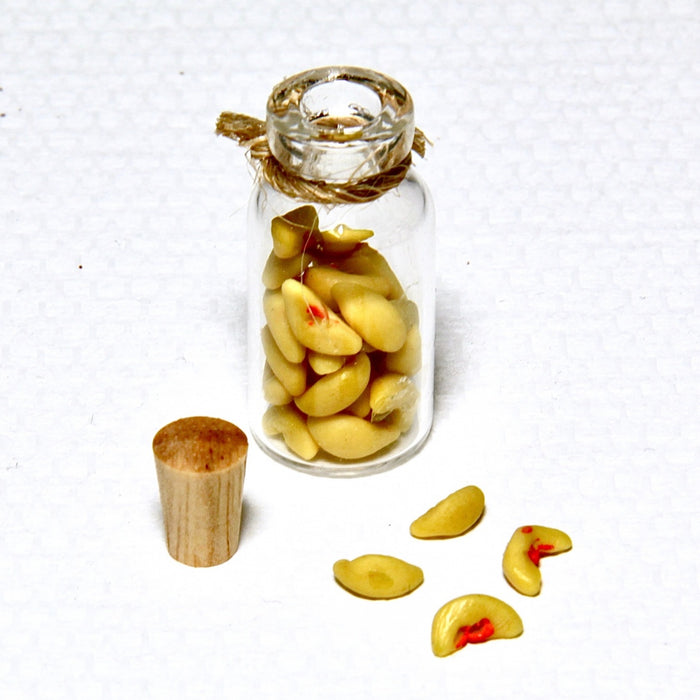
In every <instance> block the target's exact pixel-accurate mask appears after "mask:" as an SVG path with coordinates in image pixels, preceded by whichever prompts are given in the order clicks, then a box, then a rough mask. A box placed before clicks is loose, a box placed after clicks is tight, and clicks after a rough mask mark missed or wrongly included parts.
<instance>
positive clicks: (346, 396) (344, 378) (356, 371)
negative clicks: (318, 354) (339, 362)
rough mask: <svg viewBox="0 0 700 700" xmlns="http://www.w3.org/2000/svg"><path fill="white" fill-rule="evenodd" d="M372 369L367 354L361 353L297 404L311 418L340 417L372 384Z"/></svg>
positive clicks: (298, 399) (297, 400)
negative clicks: (370, 382) (369, 384)
mask: <svg viewBox="0 0 700 700" xmlns="http://www.w3.org/2000/svg"><path fill="white" fill-rule="evenodd" d="M370 369H371V367H370V362H369V358H368V357H367V354H366V353H364V352H361V353H358V354H357V355H355V356H354V357H352V358H351V359H349V360H348V361H347V362H346V363H345V365H344V366H343V367H341V368H340V369H339V370H337V371H336V372H333V373H331V374H327V375H326V376H325V377H321V379H319V380H318V381H316V382H315V383H314V384H312V385H311V386H310V387H309V388H308V389H307V390H306V391H305V392H304V393H303V394H301V396H297V397H296V398H295V399H294V403H295V404H296V405H297V408H298V409H299V410H300V411H303V412H304V413H306V415H308V416H330V415H332V414H334V413H338V412H339V411H342V410H343V409H345V408H347V407H348V406H349V405H350V404H351V403H353V402H354V401H355V400H357V398H358V397H359V396H360V394H362V392H363V391H364V390H365V388H366V387H367V384H368V383H369V373H370Z"/></svg>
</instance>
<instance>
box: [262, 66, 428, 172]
mask: <svg viewBox="0 0 700 700" xmlns="http://www.w3.org/2000/svg"><path fill="white" fill-rule="evenodd" d="M266 131H267V139H268V143H269V145H270V150H271V152H272V154H273V155H274V156H275V158H276V159H277V160H278V161H279V162H280V163H281V164H282V166H283V167H284V168H285V169H286V170H288V171H290V172H292V173H294V174H295V175H299V176H301V177H303V178H305V179H309V180H324V181H327V182H353V181H357V180H361V179H363V178H366V177H369V176H371V175H376V174H378V173H380V172H384V171H386V170H389V169H391V168H392V167H394V166H396V165H398V164H399V163H400V162H401V161H403V160H404V159H405V158H406V157H407V156H408V155H409V154H410V152H411V148H412V145H413V136H414V131H415V126H414V116H413V100H412V98H411V95H410V94H409V92H408V91H407V90H406V88H405V87H403V85H401V84H400V83H399V82H397V81H396V80H394V79H393V78H391V77H389V76H387V75H384V74H383V73H379V72H377V71H374V70H370V69H367V68H360V67H353V66H350V67H348V66H326V67H322V68H314V69H312V70H308V71H304V72H302V73H298V74H296V75H293V76H291V77H289V78H286V79H285V80H283V81H282V82H280V83H279V84H278V85H276V86H275V87H274V88H273V90H272V93H271V94H270V97H269V99H268V102H267V121H266Z"/></svg>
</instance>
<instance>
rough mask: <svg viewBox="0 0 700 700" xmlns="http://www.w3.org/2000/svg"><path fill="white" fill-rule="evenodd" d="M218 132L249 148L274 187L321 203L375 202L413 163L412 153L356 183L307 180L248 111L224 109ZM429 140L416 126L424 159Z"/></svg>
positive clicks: (417, 144) (417, 146)
mask: <svg viewBox="0 0 700 700" xmlns="http://www.w3.org/2000/svg"><path fill="white" fill-rule="evenodd" d="M216 133H217V134H218V135H219V136H226V137H227V138H230V139H233V140H234V141H236V142H237V143H238V145H239V146H243V147H244V148H247V149H248V156H249V157H250V158H251V160H252V161H253V162H254V163H255V164H256V166H257V168H258V172H259V174H260V176H261V177H262V178H263V180H264V181H265V182H267V183H268V184H269V185H270V186H271V187H273V188H274V189H276V190H278V191H279V192H281V193H282V194H285V195H286V196H288V197H291V198H292V199H301V200H304V201H307V202H316V203H319V204H351V203H360V202H371V201H372V200H374V199H377V198H379V197H381V196H382V195H383V194H385V193H386V192H388V191H390V190H392V189H393V188H394V187H397V186H398V185H399V184H401V182H402V181H403V179H404V178H405V177H406V173H407V172H408V169H409V168H410V167H411V162H412V161H411V153H409V154H408V155H407V156H406V157H405V158H404V159H403V160H402V161H401V162H400V163H398V164H397V165H395V166H394V167H392V168H390V169H388V170H384V171H382V172H380V173H377V174H375V175H371V176H369V177H366V178H363V179H361V180H357V181H353V182H343V183H338V182H326V181H325V180H306V179H305V178H302V177H300V176H298V175H296V174H294V173H292V172H289V171H288V170H286V169H285V168H284V167H283V166H282V164H281V163H280V162H279V161H278V160H277V159H276V158H275V157H274V156H273V155H272V153H271V151H270V146H269V144H268V142H267V134H266V124H265V122H264V121H262V120H260V119H256V118H255V117H250V116H248V115H246V114H236V113H234V112H222V114H221V115H220V116H219V119H218V120H217V123H216ZM426 143H429V142H428V140H427V138H426V137H425V134H424V133H423V132H422V131H421V130H420V129H419V128H418V127H416V129H415V134H414V137H413V145H412V150H413V151H415V152H416V153H417V154H418V155H419V156H420V157H421V158H422V157H423V156H424V155H425V148H426Z"/></svg>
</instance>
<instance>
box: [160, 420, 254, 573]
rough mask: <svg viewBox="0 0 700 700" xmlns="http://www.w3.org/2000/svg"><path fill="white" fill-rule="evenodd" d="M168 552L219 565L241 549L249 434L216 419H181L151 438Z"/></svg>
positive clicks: (180, 558)
mask: <svg viewBox="0 0 700 700" xmlns="http://www.w3.org/2000/svg"><path fill="white" fill-rule="evenodd" d="M153 455H154V457H155V462H156V472H157V474H158V487H159V489H160V501H161V505H162V507H163V520H164V523H165V536H166V539H167V544H168V552H170V555H171V556H172V557H173V558H174V559H177V560H178V561H180V562H182V563H183V564H187V565H189V566H216V565H217V564H222V563H223V562H225V561H227V560H228V559H230V558H231V557H232V556H233V555H234V554H235V552H236V550H237V549H238V539H239V536H240V526H241V497H242V493H243V479H244V477H245V465H246V457H247V455H248V439H247V438H246V436H245V433H244V432H243V431H242V430H240V429H239V428H237V427H236V426H235V425H233V424H232V423H228V422H227V421H225V420H220V419H218V418H204V417H194V418H182V419H180V420H177V421H175V422H173V423H170V424H168V425H166V426H165V427H164V428H161V430H159V431H158V433H156V436H155V437H154V438H153Z"/></svg>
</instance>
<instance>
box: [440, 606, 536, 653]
mask: <svg viewBox="0 0 700 700" xmlns="http://www.w3.org/2000/svg"><path fill="white" fill-rule="evenodd" d="M522 633H523V622H522V620H521V619H520V616H519V615H518V613H517V612H515V610H513V608H511V607H510V605H508V603H505V602H503V601H502V600H500V599H499V598H494V597H493V596H490V595H484V594H481V593H473V594H471V595H465V596H461V597H460V598H455V599H454V600H451V601H450V602H449V603H445V605H443V606H442V607H441V608H440V609H439V610H438V611H437V613H436V614H435V617H434V618H433V627H432V633H431V641H432V646H433V654H435V656H449V655H450V654H452V653H454V652H455V651H457V650H459V649H462V648H463V647H465V646H466V645H467V644H479V643H481V642H486V641H488V640H490V639H511V638H513V637H518V636H520V635H521V634H522Z"/></svg>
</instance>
